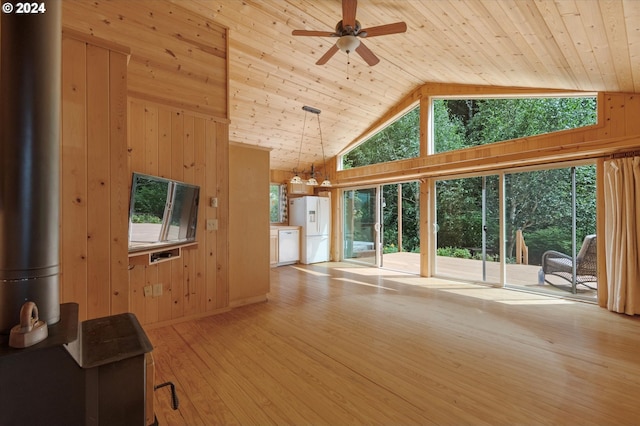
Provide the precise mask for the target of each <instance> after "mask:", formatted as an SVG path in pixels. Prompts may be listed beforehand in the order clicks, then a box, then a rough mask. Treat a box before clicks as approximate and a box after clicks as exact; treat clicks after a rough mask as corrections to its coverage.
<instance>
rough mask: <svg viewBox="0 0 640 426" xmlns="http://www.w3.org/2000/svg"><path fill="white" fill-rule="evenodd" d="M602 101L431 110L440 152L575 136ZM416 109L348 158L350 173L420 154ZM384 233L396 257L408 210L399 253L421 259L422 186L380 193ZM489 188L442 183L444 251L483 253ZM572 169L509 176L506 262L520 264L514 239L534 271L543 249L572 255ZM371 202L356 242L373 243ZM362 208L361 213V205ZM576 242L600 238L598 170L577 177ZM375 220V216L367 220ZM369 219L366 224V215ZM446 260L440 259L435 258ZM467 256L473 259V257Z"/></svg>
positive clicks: (495, 243) (474, 104) (441, 103)
mask: <svg viewBox="0 0 640 426" xmlns="http://www.w3.org/2000/svg"><path fill="white" fill-rule="evenodd" d="M596 106H597V105H596V98H594V97H590V98H580V97H575V98H572V97H570V98H531V99H516V98H507V99H440V100H435V101H434V103H433V116H432V119H433V123H434V126H433V132H434V147H433V151H434V152H435V153H439V152H445V151H450V150H455V149H461V148H466V147H473V146H478V145H484V144H489V143H494V142H499V141H504V140H509V139H515V138H520V137H526V136H533V135H539V134H543V133H548V132H553V131H558V130H565V129H573V128H578V127H582V126H587V125H591V124H595V123H596V118H597V109H596ZM419 116H420V111H419V108H416V109H414V110H412V111H410V112H409V113H407V114H406V115H405V116H403V117H401V118H400V119H399V120H397V121H396V122H395V123H393V124H392V125H390V126H388V127H386V128H385V129H383V130H382V131H381V132H379V133H378V134H376V135H374V136H373V137H371V138H370V139H368V140H367V141H366V142H365V143H363V144H361V145H360V146H358V147H357V148H356V149H354V150H352V151H351V152H350V153H349V154H347V155H346V156H345V157H344V168H351V167H360V166H365V165H370V164H376V163H382V162H388V161H395V160H399V159H405V158H412V157H416V156H418V155H419V154H420V141H419V135H420V127H419V126H420V123H419V118H420V117H419ZM485 183H486V186H485V188H484V190H485V191H486V200H487V203H486V206H485V208H486V210H485V212H486V220H487V222H486V227H487V228H486V241H487V249H488V253H490V254H491V256H494V257H495V258H497V256H498V253H499V252H500V245H501V243H500V241H499V234H500V232H499V231H500V228H499V226H500V225H499V224H500V218H499V204H498V200H499V197H498V184H499V179H498V177H497V176H488V177H487V178H486V180H485ZM382 191H383V193H382V197H383V203H384V208H383V218H382V232H383V242H384V244H385V250H393V249H394V248H395V249H398V247H397V244H398V241H399V239H398V219H399V218H398V211H399V209H398V206H399V205H402V218H401V220H402V229H403V235H402V250H403V251H412V252H419V250H420V241H419V224H420V220H419V219H420V218H419V195H420V191H419V184H418V183H417V182H411V183H403V184H402V191H401V195H400V199H398V198H399V197H398V186H397V185H396V184H392V185H384V186H383V189H382ZM482 191H483V179H482V178H481V177H477V178H466V179H451V180H443V181H439V182H437V184H436V204H437V223H438V227H439V230H438V238H437V241H438V247H439V248H438V251H439V252H440V250H445V251H447V250H449V251H448V252H451V253H453V252H454V251H455V250H465V249H452V247H481V245H482V233H483V232H482ZM571 192H572V189H571V169H570V168H561V169H549V170H539V171H532V172H523V173H510V174H508V175H506V176H505V231H506V239H507V241H506V245H505V247H506V257H507V258H508V259H513V258H514V256H515V235H516V231H517V230H518V229H521V230H522V231H523V235H524V236H525V241H526V243H527V245H528V247H529V261H530V263H538V262H539V259H540V256H541V255H542V253H543V252H544V251H546V250H550V249H556V250H558V251H562V252H564V253H570V251H571V223H572V210H571V209H572V205H571V204H572V194H571ZM372 202H374V201H373V200H372V199H360V200H356V204H357V205H359V207H357V209H356V212H355V217H354V219H355V220H357V221H359V223H360V227H358V228H357V232H359V234H358V235H356V239H360V240H363V241H373V236H372V235H373V224H374V222H375V217H369V216H371V214H370V213H371V212H374V211H375V209H373V208H371V205H370V203H372ZM358 203H359V204H358ZM576 204H577V206H576V207H577V212H576V216H577V217H576V222H577V226H576V233H577V239H578V244H580V243H581V242H582V239H583V238H584V236H585V235H587V234H590V233H593V232H595V207H596V206H595V167H594V166H591V165H590V166H581V167H577V168H576ZM365 212H369V213H365ZM365 215H366V216H367V217H364V216H365ZM439 254H440V253H439ZM469 256H470V254H469Z"/></svg>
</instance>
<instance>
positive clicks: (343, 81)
mask: <svg viewBox="0 0 640 426" xmlns="http://www.w3.org/2000/svg"><path fill="white" fill-rule="evenodd" d="M172 1H173V2H175V3H177V4H180V5H181V6H182V7H185V8H188V9H191V10H192V11H195V12H197V13H199V14H201V15H203V16H204V17H206V18H207V19H211V20H213V21H215V22H217V23H220V24H222V25H224V26H226V27H228V28H229V37H230V40H229V55H230V65H229V67H230V69H229V76H230V119H231V125H230V139H231V141H232V142H238V143H244V144H250V145H255V146H259V147H264V148H269V149H272V152H271V168H272V169H280V170H291V169H293V168H295V167H297V163H298V152H299V149H300V145H301V141H302V145H303V147H302V153H301V162H300V167H299V169H300V170H302V169H304V168H306V169H308V167H309V165H310V164H311V163H315V164H316V166H319V165H321V162H322V153H321V149H320V148H321V147H320V138H319V134H320V132H319V129H318V123H317V118H316V117H315V116H314V115H312V114H308V116H307V120H306V128H305V132H304V138H303V137H302V135H303V133H302V131H303V123H304V121H305V117H304V114H305V113H304V111H303V110H302V109H301V108H302V106H303V105H310V106H313V107H316V108H318V109H320V110H321V111H322V113H321V115H320V122H321V123H320V124H321V130H322V140H323V143H324V148H325V154H326V155H327V157H332V156H334V155H336V154H337V153H339V152H340V151H341V150H342V149H343V148H344V147H345V146H347V145H349V144H350V143H352V142H353V140H354V139H356V138H357V137H358V136H359V135H361V134H362V132H363V131H365V130H366V129H367V128H368V127H370V126H371V124H372V123H373V122H375V121H376V120H377V119H379V118H380V117H382V116H383V115H384V114H385V113H386V112H387V111H389V109H390V108H391V107H393V106H394V105H396V104H397V103H398V102H399V101H400V100H401V99H402V98H403V97H405V96H407V95H408V94H409V93H411V92H412V91H413V90H414V89H416V88H417V87H418V86H420V85H422V84H424V83H427V82H438V83H462V84H475V85H495V86H521V87H534V88H554V89H566V90H581V91H612V92H640V1H638V0H606V1H605V0H601V1H598V0H518V1H511V0H410V1H407V0H360V1H359V2H358V8H357V13H356V17H357V19H358V21H360V23H361V24H362V27H364V28H367V27H373V26H377V25H382V24H387V23H392V22H397V21H405V22H406V23H407V26H408V30H407V32H406V33H403V34H394V35H386V36H380V37H375V38H370V39H368V40H365V42H366V45H367V47H369V48H370V49H371V50H372V51H373V52H374V53H375V54H376V55H377V56H378V57H379V58H380V63H379V64H377V65H375V66H372V67H370V66H368V65H367V64H366V63H365V62H364V61H363V60H362V58H360V57H359V56H357V55H354V54H352V55H350V64H349V65H347V55H346V54H345V53H343V52H338V53H337V54H336V55H335V56H334V57H333V58H332V59H330V60H329V61H328V62H327V64H326V65H322V66H318V65H315V62H316V61H317V60H318V59H319V58H320V57H321V56H322V55H323V54H324V53H325V52H326V51H327V50H328V49H329V48H330V47H331V46H332V45H333V44H334V43H335V41H336V39H335V38H330V37H294V36H292V35H291V31H292V30H294V29H303V30H320V31H333V29H334V27H335V25H336V23H337V22H338V21H340V19H341V15H342V9H341V1H340V0H172ZM347 77H348V78H347Z"/></svg>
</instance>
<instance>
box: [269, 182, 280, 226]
mask: <svg viewBox="0 0 640 426" xmlns="http://www.w3.org/2000/svg"><path fill="white" fill-rule="evenodd" d="M280 186H281V185H279V184H270V185H269V220H270V222H272V223H279V222H282V214H281V209H280V203H281V197H282V190H281V188H280Z"/></svg>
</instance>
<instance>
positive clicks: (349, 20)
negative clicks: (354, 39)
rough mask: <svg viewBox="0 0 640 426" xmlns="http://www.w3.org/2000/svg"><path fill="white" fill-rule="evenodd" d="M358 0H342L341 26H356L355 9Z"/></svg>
mask: <svg viewBox="0 0 640 426" xmlns="http://www.w3.org/2000/svg"><path fill="white" fill-rule="evenodd" d="M357 8H358V0H342V26H343V27H351V28H355V27H356V9H357Z"/></svg>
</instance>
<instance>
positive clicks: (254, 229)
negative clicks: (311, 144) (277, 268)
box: [229, 144, 270, 306]
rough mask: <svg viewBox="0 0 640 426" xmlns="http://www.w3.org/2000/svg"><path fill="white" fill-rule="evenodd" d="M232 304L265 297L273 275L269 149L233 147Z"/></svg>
mask: <svg viewBox="0 0 640 426" xmlns="http://www.w3.org/2000/svg"><path fill="white" fill-rule="evenodd" d="M229 164H230V167H229V169H230V172H229V194H230V196H229V226H230V235H232V238H231V241H229V272H230V276H229V300H230V306H240V305H246V304H248V303H255V302H260V301H265V300H266V299H267V293H268V292H269V289H270V279H269V278H270V277H269V275H270V274H269V151H268V150H264V149H259V148H255V147H253V146H251V145H239V144H232V145H231V146H230V147H229Z"/></svg>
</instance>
